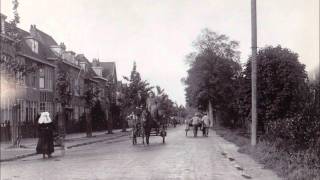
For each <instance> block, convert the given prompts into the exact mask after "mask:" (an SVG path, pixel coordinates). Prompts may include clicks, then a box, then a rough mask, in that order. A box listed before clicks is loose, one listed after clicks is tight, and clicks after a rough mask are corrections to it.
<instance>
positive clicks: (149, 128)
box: [127, 110, 167, 145]
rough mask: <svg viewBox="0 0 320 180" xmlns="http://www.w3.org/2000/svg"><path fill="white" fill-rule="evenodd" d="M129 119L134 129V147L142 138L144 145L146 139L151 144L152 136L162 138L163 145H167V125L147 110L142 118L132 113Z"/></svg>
mask: <svg viewBox="0 0 320 180" xmlns="http://www.w3.org/2000/svg"><path fill="white" fill-rule="evenodd" d="M127 119H128V124H129V127H130V128H132V133H131V138H132V144H133V145H135V144H137V138H138V137H141V138H142V143H143V144H144V139H146V143H147V144H149V137H150V136H160V137H162V143H165V138H166V136H167V132H166V129H167V124H166V123H164V122H163V121H158V119H155V118H153V117H152V116H151V114H150V113H149V112H148V111H147V110H144V111H143V112H142V114H141V115H140V116H137V115H135V114H134V113H132V114H130V115H129V116H128V118H127Z"/></svg>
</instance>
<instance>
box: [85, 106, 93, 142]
mask: <svg viewBox="0 0 320 180" xmlns="http://www.w3.org/2000/svg"><path fill="white" fill-rule="evenodd" d="M86 125H87V137H92V119H91V115H90V110H89V109H87V110H86Z"/></svg>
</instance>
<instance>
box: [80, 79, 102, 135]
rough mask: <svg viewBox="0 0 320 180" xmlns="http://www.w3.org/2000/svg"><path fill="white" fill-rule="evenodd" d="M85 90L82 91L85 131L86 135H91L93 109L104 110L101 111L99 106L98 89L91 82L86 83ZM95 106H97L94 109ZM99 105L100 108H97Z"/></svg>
mask: <svg viewBox="0 0 320 180" xmlns="http://www.w3.org/2000/svg"><path fill="white" fill-rule="evenodd" d="M86 86H87V87H86V90H85V92H84V95H83V98H84V101H85V105H86V107H85V119H86V133H87V137H91V136H92V117H95V116H94V115H93V114H94V112H95V111H94V110H98V111H99V113H102V114H104V112H101V106H100V101H99V99H98V97H99V93H100V91H99V89H98V88H95V86H94V85H93V84H92V83H86ZM95 107H97V108H96V109H95ZM99 107H100V108H99Z"/></svg>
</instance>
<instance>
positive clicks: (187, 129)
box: [184, 119, 192, 136]
mask: <svg viewBox="0 0 320 180" xmlns="http://www.w3.org/2000/svg"><path fill="white" fill-rule="evenodd" d="M184 123H185V131H186V136H188V131H189V130H190V127H191V126H192V119H185V121H184Z"/></svg>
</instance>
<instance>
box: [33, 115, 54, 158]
mask: <svg viewBox="0 0 320 180" xmlns="http://www.w3.org/2000/svg"><path fill="white" fill-rule="evenodd" d="M53 129H54V125H53V123H52V120H51V118H50V116H49V113H48V112H43V113H41V115H40V118H39V120H38V132H39V133H38V134H39V140H38V144H37V148H36V150H37V154H42V156H43V158H45V155H47V156H48V158H51V154H52V153H53V152H54V146H53Z"/></svg>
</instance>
